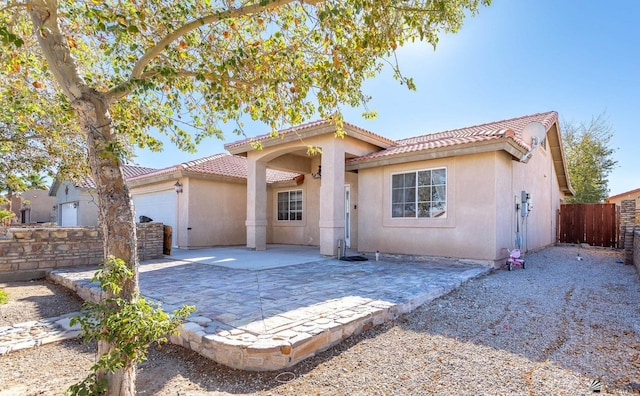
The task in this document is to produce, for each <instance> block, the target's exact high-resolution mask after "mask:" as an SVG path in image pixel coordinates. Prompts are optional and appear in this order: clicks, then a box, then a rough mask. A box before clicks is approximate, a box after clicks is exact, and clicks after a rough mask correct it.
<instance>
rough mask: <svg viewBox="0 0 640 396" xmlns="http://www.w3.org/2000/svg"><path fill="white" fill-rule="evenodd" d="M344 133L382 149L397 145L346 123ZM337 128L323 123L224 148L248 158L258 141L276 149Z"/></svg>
mask: <svg viewBox="0 0 640 396" xmlns="http://www.w3.org/2000/svg"><path fill="white" fill-rule="evenodd" d="M344 131H345V135H346V136H350V137H353V138H355V139H358V140H361V141H363V142H366V143H369V144H372V145H374V146H377V147H380V148H383V149H385V148H389V147H391V146H393V145H394V144H395V142H394V141H393V140H391V139H387V138H385V137H382V136H378V135H376V134H374V133H372V132H370V133H367V132H366V131H365V130H361V129H359V128H357V127H355V126H354V125H351V124H348V123H345V124H344ZM335 132H336V127H335V126H334V125H331V124H329V123H323V124H320V125H317V126H313V127H309V128H304V129H300V130H295V129H293V130H290V131H286V133H284V134H283V135H281V136H279V137H271V138H264V137H262V138H261V137H257V138H256V140H252V139H249V140H246V141H242V142H236V143H229V144H225V145H224V148H225V150H227V151H228V152H229V153H231V154H233V155H240V156H246V154H247V152H249V151H252V150H255V148H254V147H253V145H252V143H253V142H255V141H258V142H260V143H261V144H262V147H263V148H268V147H274V146H277V145H280V144H283V143H290V142H295V141H301V140H303V139H308V138H311V137H314V136H319V135H325V134H327V133H335Z"/></svg>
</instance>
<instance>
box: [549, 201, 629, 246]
mask: <svg viewBox="0 0 640 396" xmlns="http://www.w3.org/2000/svg"><path fill="white" fill-rule="evenodd" d="M558 240H559V241H560V242H564V243H588V244H589V245H591V246H603V247H618V216H617V211H616V205H615V204H564V205H560V219H559V221H558Z"/></svg>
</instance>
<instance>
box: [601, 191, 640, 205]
mask: <svg viewBox="0 0 640 396" xmlns="http://www.w3.org/2000/svg"><path fill="white" fill-rule="evenodd" d="M628 199H631V200H634V201H636V208H637V209H640V188H636V189H635V190H631V191H626V192H623V193H620V194H617V195H612V196H610V197H609V198H607V199H605V200H604V202H605V203H614V204H616V205H618V206H620V204H621V203H622V201H626V200H628Z"/></svg>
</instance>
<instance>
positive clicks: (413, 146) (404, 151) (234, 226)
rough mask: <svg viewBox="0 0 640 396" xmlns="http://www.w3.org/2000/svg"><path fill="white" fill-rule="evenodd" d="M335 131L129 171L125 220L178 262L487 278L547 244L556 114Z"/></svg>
mask: <svg viewBox="0 0 640 396" xmlns="http://www.w3.org/2000/svg"><path fill="white" fill-rule="evenodd" d="M344 131H345V135H344V137H335V132H336V129H335V126H333V125H332V124H330V123H328V122H326V121H316V122H311V123H308V124H304V125H300V126H296V127H294V128H290V129H287V130H283V131H280V136H279V138H272V137H270V135H268V134H267V135H262V136H258V137H255V138H251V139H246V140H242V141H237V142H234V143H229V144H227V145H225V149H227V151H228V152H229V153H230V154H226V153H225V154H217V155H213V156H210V157H206V158H202V159H200V160H196V161H191V162H187V163H183V164H180V165H176V166H172V167H168V168H165V169H159V170H152V169H148V168H140V169H137V170H136V169H135V168H139V167H130V168H132V169H129V170H128V171H127V172H128V175H127V180H128V183H129V185H130V190H131V195H132V199H133V202H134V205H135V208H136V214H137V216H145V217H146V218H148V219H152V220H153V221H161V222H163V223H165V224H168V225H171V226H172V228H173V244H174V245H176V246H178V247H180V248H198V247H208V246H222V245H246V246H247V247H248V248H251V249H256V250H263V249H267V247H268V244H276V243H277V244H297V245H311V246H318V247H319V248H320V253H321V254H323V255H327V256H335V255H337V253H338V245H339V244H341V245H345V246H347V247H350V248H351V250H354V251H359V252H362V253H373V252H380V253H382V254H400V255H413V256H439V257H453V258H460V259H468V260H474V261H478V262H483V263H486V264H488V265H495V264H498V263H501V262H502V260H503V259H504V258H505V257H507V255H508V252H507V249H513V248H514V247H520V248H521V249H523V250H532V249H539V248H542V247H545V246H548V245H550V244H553V243H555V241H556V219H557V212H558V209H559V208H560V205H561V204H562V203H563V202H564V197H565V196H566V195H572V194H573V190H572V188H571V184H570V181H569V178H568V172H567V168H566V162H565V158H564V153H563V149H562V140H561V134H560V130H559V123H558V114H557V113H556V112H547V113H539V114H533V115H528V116H524V117H518V118H513V119H509V120H503V121H498V122H492V123H488V124H483V125H476V126H472V127H468V128H461V129H456V130H450V131H444V132H439V133H434V134H428V135H421V136H416V137H410V138H407V139H402V140H395V141H394V140H392V139H388V138H386V137H384V136H380V135H377V134H375V133H373V132H370V131H367V130H365V129H362V128H359V127H357V126H355V125H352V124H348V123H345V124H344ZM256 142H259V143H260V144H261V146H262V148H261V149H256V148H255V147H256V145H255V143H256ZM309 146H313V147H317V148H319V149H320V151H321V153H320V154H317V155H312V156H310V155H308V154H307V153H308V147H309ZM65 183H67V182H65ZM54 187H56V188H55V189H53V188H52V195H57V196H59V195H60V192H61V191H64V193H65V196H66V198H65V200H62V199H59V200H58V206H59V207H61V206H62V205H65V204H69V202H78V205H79V206H78V207H77V208H76V209H79V208H80V207H81V206H82V205H83V202H85V201H84V200H83V199H82V198H78V199H76V197H71V198H69V197H68V196H69V195H71V192H70V191H72V190H69V189H67V187H69V185H68V184H60V185H58V186H56V185H54ZM87 187H88V189H87V190H90V187H91V186H90V185H88V186H87ZM61 189H62V190H61ZM70 199H71V201H70ZM65 213H66V212H65V211H64V209H63V208H61V210H60V211H59V214H58V219H59V220H60V221H61V224H64V219H65V218H66V215H65Z"/></svg>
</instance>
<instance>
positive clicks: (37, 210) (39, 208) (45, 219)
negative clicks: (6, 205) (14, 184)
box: [18, 190, 56, 223]
mask: <svg viewBox="0 0 640 396" xmlns="http://www.w3.org/2000/svg"><path fill="white" fill-rule="evenodd" d="M20 196H21V198H22V199H21V202H20V203H21V208H20V211H21V212H26V213H25V223H50V222H55V221H56V210H55V208H54V207H55V205H56V199H55V197H50V196H49V194H48V191H46V190H27V191H25V192H23V193H21V194H20ZM18 220H21V217H18Z"/></svg>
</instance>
